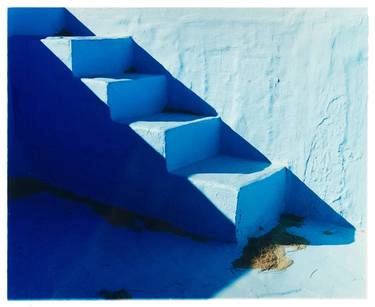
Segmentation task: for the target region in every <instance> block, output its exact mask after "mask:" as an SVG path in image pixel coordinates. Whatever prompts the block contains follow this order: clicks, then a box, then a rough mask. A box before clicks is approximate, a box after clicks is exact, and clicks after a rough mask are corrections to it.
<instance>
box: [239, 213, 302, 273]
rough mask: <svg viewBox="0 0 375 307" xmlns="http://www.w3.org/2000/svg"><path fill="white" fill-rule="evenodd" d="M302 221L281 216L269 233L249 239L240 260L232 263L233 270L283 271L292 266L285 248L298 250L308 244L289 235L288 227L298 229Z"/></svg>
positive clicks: (297, 218)
mask: <svg viewBox="0 0 375 307" xmlns="http://www.w3.org/2000/svg"><path fill="white" fill-rule="evenodd" d="M302 224H303V219H302V218H300V217H297V216H294V215H282V216H281V218H280V221H279V224H278V225H277V226H276V227H275V228H273V229H272V230H271V231H270V232H269V233H267V234H265V235H263V236H260V237H256V238H250V239H249V241H248V244H247V245H246V246H245V248H244V249H243V253H242V255H241V257H240V258H238V259H236V260H235V261H234V262H233V266H234V267H235V268H241V269H259V270H261V271H269V270H279V271H280V270H285V269H286V268H288V267H290V266H291V265H292V264H293V260H292V259H290V258H288V257H287V255H286V249H287V248H294V249H295V250H300V249H303V248H305V247H306V245H308V244H309V242H308V240H307V239H305V238H303V237H301V236H298V235H294V234H291V233H289V232H288V231H287V228H289V227H300V226H301V225H302Z"/></svg>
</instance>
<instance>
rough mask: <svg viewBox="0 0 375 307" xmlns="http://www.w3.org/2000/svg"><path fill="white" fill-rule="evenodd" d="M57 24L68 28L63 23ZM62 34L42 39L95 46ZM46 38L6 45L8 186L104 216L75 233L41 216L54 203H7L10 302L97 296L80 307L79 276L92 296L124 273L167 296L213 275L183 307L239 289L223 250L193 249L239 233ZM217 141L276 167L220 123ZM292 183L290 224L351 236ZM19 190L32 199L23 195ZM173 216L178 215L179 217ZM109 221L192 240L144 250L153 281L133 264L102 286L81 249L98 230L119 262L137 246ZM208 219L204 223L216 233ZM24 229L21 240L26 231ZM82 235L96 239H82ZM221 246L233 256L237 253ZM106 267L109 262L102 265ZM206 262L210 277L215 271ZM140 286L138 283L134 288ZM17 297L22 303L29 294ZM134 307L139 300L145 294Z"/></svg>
mask: <svg viewBox="0 0 375 307" xmlns="http://www.w3.org/2000/svg"><path fill="white" fill-rule="evenodd" d="M22 14H24V13H22ZM38 14H39V13H38ZM56 15H57V16H59V18H60V17H61V16H60V15H59V14H57V13H56ZM21 16H24V15H21ZM9 17H11V14H10V15H9ZM11 20H12V19H11V18H10V21H11ZM61 20H62V21H61ZM58 22H62V23H61V24H58V25H59V26H56V27H55V25H54V27H52V28H51V29H50V30H51V31H52V30H53V33H47V35H54V34H56V35H93V33H92V32H91V31H90V30H89V29H87V28H86V27H85V26H84V25H82V24H81V23H80V22H79V21H78V20H77V19H75V17H74V16H73V15H71V14H70V13H69V12H68V11H67V10H64V17H63V18H62V19H58ZM12 31H13V32H12V33H13V34H14V33H17V32H16V31H15V30H14V29H13V30H12ZM35 31H36V32H37V31H38V29H37V28H36V30H35ZM32 34H36V33H32ZM44 34H45V33H43V36H44ZM40 38H42V37H41V36H40V35H36V36H31V35H28V36H17V35H12V36H11V37H9V44H8V46H9V47H8V48H9V50H8V54H9V58H8V78H9V89H8V93H9V111H8V112H9V130H8V139H9V153H8V155H9V175H10V176H18V177H20V176H22V177H28V178H32V179H35V180H41V181H46V182H48V183H49V184H51V185H52V187H53V188H52V187H49V188H46V186H45V185H43V184H42V187H40V190H41V191H47V192H49V193H51V194H53V195H57V196H59V197H60V198H62V199H65V200H70V201H73V202H78V203H81V204H85V205H86V206H87V207H88V208H90V209H92V210H93V211H94V212H96V213H99V214H98V215H97V216H98V217H100V218H96V217H89V215H88V214H87V213H88V212H87V210H86V209H87V208H86V209H82V208H81V209H79V210H82V213H81V215H79V218H80V219H79V221H80V223H78V221H77V220H74V218H75V217H71V218H72V219H73V221H71V220H69V215H68V216H67V215H66V214H61V212H60V211H59V210H63V209H62V208H59V206H48V205H45V203H51V202H53V203H59V200H56V199H54V198H53V197H52V198H51V197H49V198H48V197H47V199H38V198H36V199H34V200H32V203H33V204H34V205H35V207H34V208H33V207H32V206H31V207H30V206H28V205H27V204H25V203H24V202H23V201H20V202H12V203H10V205H9V207H8V209H9V214H10V217H11V218H10V220H9V241H8V244H9V256H10V257H9V259H10V262H9V267H8V270H9V278H8V282H9V289H10V290H9V291H10V292H9V295H10V297H11V298H15V299H17V298H24V299H25V298H71V297H76V298H77V297H92V295H94V294H92V293H91V292H90V293H87V295H86V296H85V294H84V293H85V291H81V292H79V291H78V290H77V288H78V289H79V287H80V286H79V285H78V284H77V285H76V284H75V283H74V282H73V280H75V276H74V274H76V275H78V276H79V278H78V279H77V280H80V281H82V282H84V283H89V284H90V282H91V283H92V284H93V285H94V284H95V283H96V282H97V280H98V278H99V279H102V280H105V281H106V282H109V281H110V280H111V279H112V278H113V275H112V274H119V273H120V275H122V276H123V275H126V274H127V273H129V272H132V273H131V274H133V275H134V274H136V273H138V272H140V274H141V276H142V278H143V280H146V279H147V282H148V284H149V285H148V286H149V287H151V288H152V284H154V283H155V282H156V281H157V282H163V281H164V282H165V283H166V284H167V283H168V282H173V280H179V279H180V278H181V276H184V278H185V279H189V278H192V277H194V276H196V275H197V274H198V273H199V270H200V266H202V265H206V266H209V268H210V270H212V272H218V273H217V275H216V277H215V278H217V280H215V282H213V283H212V285H211V286H210V287H208V288H205V287H198V286H199V285H200V284H199V283H198V284H197V287H193V289H192V290H191V291H190V292H189V293H187V294H186V296H188V297H202V298H203V297H210V296H212V295H213V294H214V293H215V292H217V291H219V290H220V289H221V288H223V287H224V286H225V285H226V284H228V283H230V282H231V280H232V279H233V278H237V277H238V276H239V275H236V274H235V275H231V274H228V273H227V272H226V273H225V272H224V271H223V270H222V266H225V265H226V264H227V262H228V261H229V260H228V259H229V258H230V257H233V253H234V251H233V247H230V248H229V249H228V250H227V254H223V255H220V256H218V255H217V251H218V250H220V248H219V249H218V250H217V249H215V248H214V245H207V246H211V247H212V248H211V247H207V246H205V245H203V246H202V243H199V244H200V245H199V247H194V248H196V253H197V254H196V256H195V257H188V255H189V251H190V248H191V246H193V245H194V246H196V245H195V243H194V242H195V241H194V240H196V239H197V238H198V239H199V240H205V239H209V237H210V234H212V235H215V236H222V237H223V238H224V239H226V240H231V239H233V238H231V235H228V234H233V233H234V229H233V228H234V226H233V224H232V222H231V221H229V220H228V219H227V218H226V217H225V216H224V215H223V214H222V213H221V212H220V211H218V210H217V208H216V207H215V206H214V205H213V204H212V203H211V202H210V200H208V199H207V198H206V197H205V196H204V195H203V194H202V193H201V192H200V191H199V190H197V189H196V188H195V187H194V186H193V185H192V184H191V183H189V182H188V181H187V180H186V179H184V178H181V177H178V176H175V175H173V174H170V173H168V172H167V171H166V165H165V160H164V158H162V157H161V156H160V155H159V154H158V153H157V152H156V151H155V150H154V149H152V148H151V147H150V146H149V145H148V144H147V143H146V142H145V141H143V140H142V139H141V138H140V137H139V136H138V135H137V134H135V133H134V131H133V130H132V129H130V128H129V127H128V126H127V125H122V124H118V123H115V122H113V121H111V120H110V116H109V110H108V107H107V106H106V105H105V104H103V102H102V101H100V100H99V98H98V97H97V96H95V95H94V94H93V93H92V92H91V91H90V90H89V89H88V88H87V87H86V86H85V85H84V84H83V83H82V82H81V80H80V79H77V78H73V77H72V73H71V71H70V70H69V69H68V68H67V67H65V65H63V64H62V63H61V62H60V61H59V60H58V59H57V58H56V57H55V56H54V55H53V54H52V53H51V52H50V51H49V50H48V49H47V48H46V47H45V46H44V45H43V44H42V43H41V42H40ZM134 59H135V62H134V63H135V65H134V67H133V68H132V70H133V71H136V72H144V73H147V72H148V73H161V74H164V75H166V76H167V78H168V84H169V99H168V107H169V109H170V110H175V109H178V110H181V109H182V110H185V111H190V112H193V113H198V114H205V115H215V114H216V112H215V110H213V108H212V107H211V106H209V105H208V104H207V103H206V102H205V101H203V100H202V99H201V98H200V97H198V96H197V95H196V94H195V93H193V92H192V91H190V90H189V89H188V88H186V87H185V86H184V85H183V84H182V83H181V82H179V81H178V80H176V79H175V78H174V77H173V76H171V75H170V74H169V73H168V72H167V71H166V70H165V68H164V67H163V66H162V65H161V64H160V63H158V62H157V61H156V60H155V59H153V58H152V57H151V56H150V55H149V54H148V53H147V52H146V51H145V50H143V49H142V48H141V47H140V46H138V45H137V44H136V43H135V55H134ZM222 132H223V133H222V138H223V139H222V144H223V148H222V150H223V152H225V153H228V154H233V155H238V156H243V157H251V158H253V159H255V160H260V161H266V162H269V160H268V159H267V158H266V157H265V156H264V155H263V154H261V153H260V152H259V151H258V150H256V149H255V148H254V147H253V146H251V145H250V144H249V143H248V142H246V141H245V140H244V139H243V138H241V137H240V136H239V135H237V134H236V133H235V132H234V131H233V130H232V129H231V128H230V127H229V126H227V125H226V124H225V123H222ZM288 178H289V179H288V180H289V188H290V189H291V190H290V191H291V192H289V193H288V194H287V195H288V197H287V201H288V206H287V208H288V212H290V213H294V214H297V215H302V216H304V215H306V216H310V215H311V216H312V217H313V218H314V219H318V220H319V219H323V220H324V221H325V222H334V223H339V224H340V225H344V224H345V226H351V225H349V224H348V223H347V222H346V221H345V220H344V219H343V218H342V217H340V216H339V215H338V214H337V213H336V212H334V211H333V210H332V209H331V208H330V207H329V206H328V205H327V204H326V203H325V202H324V201H322V200H321V199H320V198H319V197H318V196H317V195H316V194H314V193H313V192H312V191H311V190H310V189H309V188H308V187H307V186H306V185H304V184H303V183H302V182H301V181H299V179H298V178H297V177H296V176H294V175H293V174H292V173H291V172H289V173H288ZM29 183H30V182H29ZM23 189H24V190H25V189H26V187H24V188H23ZM21 190H22V188H21ZM66 191H70V192H66ZM176 191H178V193H177V192H176ZM34 192H35V191H34ZM34 192H33V193H34ZM187 195H188V197H187ZM23 200H25V199H23ZM175 204H178V207H176V205H175ZM54 205H55V204H54ZM62 206H63V207H64V206H67V207H69V209H67V210H68V211H69V210H75V209H77V208H76V207H75V206H74V204H69V203H66V204H63V205H62ZM106 208H110V209H106ZM119 208H122V209H119ZM317 208H319V209H317ZM64 210H65V209H64ZM64 210H63V211H64ZM108 210H109V212H110V213H108ZM119 210H120V211H119ZM121 210H122V211H121ZM89 212H90V211H89ZM111 212H112V213H111ZM307 212H309V214H307ZM108 215H109V216H113V215H115V216H120V217H121V216H122V217H123V218H122V219H121V218H120V219H119V220H117V223H119V224H120V226H124V227H125V229H128V228H130V229H131V230H132V231H137V229H138V228H139V227H140V226H139V225H141V228H142V227H144V225H146V229H147V230H152V231H154V230H155V229H156V230H158V229H161V230H162V231H165V230H166V229H167V230H168V231H169V232H172V233H173V234H174V235H176V234H177V235H178V236H180V237H181V236H182V237H187V238H185V239H186V240H190V241H186V240H185V241H183V242H184V245H179V244H181V243H178V242H180V241H179V240H174V239H166V240H172V241H170V244H172V245H166V246H163V245H162V243H161V241H155V238H153V240H154V241H150V242H149V241H147V242H145V243H144V244H146V245H147V244H150V246H149V247H150V251H151V250H153V249H155V248H156V245H157V244H156V243H155V242H157V243H158V244H159V243H160V245H162V247H163V248H161V247H158V248H159V253H160V257H161V259H163V260H160V261H159V262H160V264H159V265H157V266H156V267H155V268H154V269H155V271H154V270H152V272H153V273H154V274H155V275H151V276H149V275H148V273H147V271H146V270H145V269H141V268H139V265H140V264H139V263H136V262H132V261H131V260H130V259H128V260H129V261H128V262H125V263H122V264H121V265H120V266H121V270H118V267H116V266H111V268H112V270H114V271H113V272H111V273H108V274H107V273H105V272H106V269H105V268H104V267H100V268H90V269H87V270H91V269H95V270H97V274H98V275H95V280H90V279H87V278H88V277H87V275H85V274H86V273H85V269H84V267H85V265H84V264H83V263H84V261H85V259H86V258H85V257H86V256H85V255H87V253H89V252H90V251H92V249H94V250H95V247H93V246H95V244H94V243H92V242H93V241H90V242H91V243H92V245H91V246H89V245H86V244H82V242H84V241H85V240H86V239H88V240H91V239H92V240H94V238H95V236H94V237H91V235H92V233H94V232H95V229H99V228H100V227H104V228H106V227H107V228H108V229H107V228H106V229H107V230H105V231H103V236H104V238H105V237H106V235H108V237H111V238H112V239H111V242H112V243H110V248H112V249H114V250H116V253H118V255H121V257H126V255H125V254H126V246H124V244H125V243H126V242H127V243H128V244H133V243H134V242H136V241H137V240H136V238H135V237H134V234H133V233H131V234H130V233H129V232H126V231H124V232H121V231H120V230H113V229H112V228H111V227H109V226H108V224H111V223H112V222H113V219H112V220H111V219H110V220H109V218H108ZM168 215H171V216H172V215H173V216H174V218H175V217H176V216H178V215H179V216H181V220H175V222H176V223H177V224H179V225H180V226H181V227H182V228H183V229H187V231H182V230H181V229H179V228H176V227H175V226H174V225H171V224H169V223H167V222H165V219H167V220H168ZM48 216H51V220H50V221H48V222H46V223H45V224H43V225H44V226H43V227H42V228H38V227H34V228H33V225H36V224H38V220H40V219H42V220H44V221H45V220H46V219H47V220H48ZM148 216H153V217H154V219H153V220H150V219H149V218H147V217H148ZM186 216H191V217H192V219H194V221H195V224H194V225H193V227H192V224H191V221H190V224H185V223H186V220H185V217H186ZM207 216H209V223H208V222H207ZM86 217H87V219H86ZM65 219H67V221H70V222H71V223H72V224H71V228H69V229H66V228H64V227H63V224H64V223H65V221H66V220H65ZM20 221H23V222H24V223H20ZM155 221H156V222H155ZM21 224H22V225H24V226H25V228H22V227H20V226H19V225H21ZM103 225H107V226H103ZM142 225H143V226H142ZM147 225H149V226H147ZM99 226H100V227H99ZM86 227H87V228H86ZM87 229H90V230H91V232H90V233H87V232H86V231H88V230H87ZM121 229H123V228H121ZM351 229H353V228H352V227H351ZM66 231H68V232H69V234H70V236H67V237H66V238H69V240H68V239H65V238H64V235H63V234H65V232H66ZM200 233H206V234H208V238H202V237H199V236H197V235H198V234H200ZM353 233H354V232H353ZM31 234H33V236H31ZM43 234H44V236H43ZM104 234H106V235H104ZM35 238H43V239H42V242H43V245H39V244H40V243H38V240H39V239H38V240H36V239H35ZM192 239H193V240H192ZM127 240H128V241H127ZM177 241H178V242H177ZM193 241H194V242H193ZM352 241H353V237H352V236H350V235H349V236H348V237H347V239H346V240H344V241H342V240H341V241H335V240H334V237H333V240H332V241H331V242H330V243H329V244H335V242H336V244H343V242H344V243H350V242H352ZM20 242H24V243H22V244H21V243H20ZM116 242H117V243H116ZM119 242H121V243H119ZM151 242H153V243H151ZM186 242H189V243H186ZM319 242H322V241H319V240H318V241H316V244H319ZM101 244H102V243H101ZM173 244H176V246H177V247H175V246H173ZM325 244H326V242H325ZM18 245H22V246H23V248H24V249H25V250H26V251H27V253H26V254H24V253H22V252H20V251H19V250H18V249H17V247H16V246H18ZM36 246H38V248H36ZM223 246H226V247H225V248H227V246H230V245H223ZM85 248H86V249H85ZM173 249H175V252H176V253H179V252H180V251H184V252H183V253H184V254H185V257H182V258H180V259H181V261H185V262H186V268H187V269H186V270H185V271H183V272H177V271H173V270H170V271H168V266H169V265H170V258H168V257H167V255H168V253H169V251H170V250H173ZM51 250H54V251H55V253H54V254H53V255H54V256H53V257H51V258H49V256H48V253H50V251H51ZM228 255H229V256H228ZM101 256H102V257H104V258H105V257H106V255H105V253H103V254H101ZM112 256H113V255H112ZM180 256H181V255H180ZM221 256H222V257H223V259H221ZM25 257H26V258H25ZM27 257H31V258H30V259H34V260H35V262H29V261H28V258H27ZM121 257H120V258H121ZM163 257H164V258H163ZM218 257H219V258H218ZM228 257H229V258H228ZM90 259H91V260H92V262H89V263H90V264H87V265H92V264H93V263H95V261H99V259H95V257H94V258H90ZM214 259H215V261H214ZM91 260H90V261H91ZM38 261H41V262H38ZM100 261H103V259H101V260H100ZM211 261H212V262H214V263H215V265H211V264H210V262H211ZM81 262H83V263H81ZM104 262H105V261H104ZM20 263H21V264H20ZM30 263H34V265H30ZM26 264H28V265H27V267H28V270H29V271H30V276H31V277H30V278H35V279H34V280H32V281H31V280H30V281H28V284H33V285H35V287H31V288H30V289H31V290H30V289H29V290H27V289H26V290H25V287H26V288H27V285H25V282H24V276H25V275H24V273H23V271H22V270H21V268H24V267H25V268H26ZM45 264H48V265H51V269H48V270H46V271H45V272H44V273H42V274H44V275H43V276H44V277H45V279H40V280H41V281H40V282H39V283H38V282H37V280H36V278H37V276H40V275H38V274H37V273H36V272H41V271H43V266H44V265H45ZM54 266H56V267H58V269H59V270H61V271H60V273H61V274H63V281H59V280H58V278H56V280H53V278H54V277H53V276H54V274H52V273H53V271H54ZM69 270H70V272H74V274H73V275H72V276H70V277H69V276H67V275H66V274H71V273H67V271H69ZM137 270H139V271H137ZM163 270H165V271H164V273H162V272H163ZM64 272H65V273H64ZM50 273H51V274H50ZM64 274H65V275H64ZM198 275H199V274H198ZM85 276H86V277H85ZM69 278H70V279H69ZM85 278H86V279H85ZM51 279H52V280H51ZM133 279H136V277H134V276H133ZM117 280H119V279H117ZM73 284H74V285H76V287H77V288H76V289H75V288H74V287H72V286H71V285H73ZM104 286H105V284H101V285H98V286H97V287H98V290H99V289H100V287H101V288H103V287H104ZM111 286H114V285H113V284H112V285H111ZM38 287H39V288H38ZM130 287H131V285H130ZM145 287H147V286H145ZM81 288H82V286H81ZM177 288H178V289H177ZM177 288H173V287H171V288H169V290H168V291H165V292H164V293H160V291H159V292H158V293H159V294H155V293H156V292H157V291H156V290H152V291H154V292H152V291H151V290H150V291H151V292H150V293H154V294H149V297H152V296H153V297H160V296H162V297H176V296H177V297H184V294H183V289H181V287H180V288H179V287H177ZM21 289H23V290H25V291H26V292H22V291H23V290H21ZM173 289H174V290H173ZM18 290H19V291H18ZM59 291H61V292H59ZM75 291H78V292H79V294H77V293H78V292H75ZM139 296H140V297H142V295H141V294H140V295H139ZM144 296H147V295H144ZM94 297H95V296H94Z"/></svg>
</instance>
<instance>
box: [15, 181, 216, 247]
mask: <svg viewBox="0 0 375 307" xmlns="http://www.w3.org/2000/svg"><path fill="white" fill-rule="evenodd" d="M40 192H49V193H53V194H55V195H57V196H59V197H62V198H65V199H68V200H72V201H75V202H79V203H81V204H84V205H86V206H88V207H89V208H90V209H91V210H92V211H93V212H95V213H96V214H98V215H100V216H101V217H102V218H103V219H104V220H106V221H107V222H108V223H109V224H112V225H114V226H118V227H127V228H130V229H132V230H133V231H138V232H141V231H143V230H149V231H156V232H168V233H172V234H175V235H178V236H182V237H188V238H190V239H192V240H195V241H200V242H207V241H209V240H210V238H206V237H203V236H199V235H196V234H193V233H191V232H188V231H185V230H183V229H181V228H178V227H175V226H173V225H172V224H171V223H169V222H166V221H163V220H159V219H155V218H150V217H147V216H144V215H140V214H137V213H134V212H132V211H130V210H127V209H125V208H120V207H117V206H114V205H112V204H107V203H103V202H100V201H96V200H93V199H91V198H89V197H85V196H80V195H77V194H75V193H72V192H69V191H66V190H63V189H60V188H57V187H54V186H51V185H48V184H45V183H43V182H40V181H38V180H35V179H32V178H24V177H22V178H21V177H10V178H8V198H9V199H15V198H17V197H25V196H29V195H31V194H34V193H40Z"/></svg>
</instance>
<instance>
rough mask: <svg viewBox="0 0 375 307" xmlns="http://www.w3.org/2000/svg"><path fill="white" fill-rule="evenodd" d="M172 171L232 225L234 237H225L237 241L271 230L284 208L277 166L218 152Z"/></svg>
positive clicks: (280, 168) (281, 177)
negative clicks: (184, 178)
mask: <svg viewBox="0 0 375 307" xmlns="http://www.w3.org/2000/svg"><path fill="white" fill-rule="evenodd" d="M173 173H175V174H177V175H179V176H183V177H186V178H187V179H188V180H189V181H190V182H191V183H192V184H193V185H194V186H195V187H196V188H197V189H198V190H200V191H201V192H202V193H203V194H204V195H205V196H206V197H207V198H208V199H209V200H210V201H211V202H212V204H213V205H214V206H215V207H216V208H217V209H218V210H219V211H220V212H221V213H222V214H223V215H224V216H225V217H226V218H228V219H229V220H230V221H231V222H232V223H233V224H234V225H235V227H234V229H235V232H236V233H235V236H233V234H228V238H233V237H235V238H236V240H237V242H238V243H240V244H244V243H246V242H247V239H248V238H249V237H252V236H256V235H257V234H260V233H264V232H266V231H269V230H271V229H272V228H273V227H274V226H275V225H276V223H277V221H278V219H279V217H280V215H281V213H282V211H283V209H284V188H285V168H284V167H283V166H280V165H275V164H269V163H266V162H258V161H251V160H245V159H241V158H236V157H231V156H225V155H218V156H215V157H212V158H209V159H206V160H203V161H200V162H198V163H195V164H192V165H189V166H187V167H184V168H180V169H178V170H176V171H174V172H173ZM209 218H210V217H207V219H209ZM224 239H226V238H224Z"/></svg>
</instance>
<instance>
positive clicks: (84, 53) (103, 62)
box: [41, 36, 133, 77]
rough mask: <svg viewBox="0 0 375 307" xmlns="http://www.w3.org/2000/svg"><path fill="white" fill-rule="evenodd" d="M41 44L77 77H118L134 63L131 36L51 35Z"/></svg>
mask: <svg viewBox="0 0 375 307" xmlns="http://www.w3.org/2000/svg"><path fill="white" fill-rule="evenodd" d="M41 41H42V43H43V44H44V45H45V46H47V47H48V48H49V49H50V50H51V51H52V52H53V53H54V54H55V55H56V56H57V57H58V58H59V59H60V60H61V61H62V62H63V63H64V64H65V65H66V66H67V67H68V68H69V69H70V70H71V71H72V72H73V75H74V76H76V77H96V76H104V75H106V74H120V73H123V72H125V71H126V70H128V69H129V68H130V67H131V65H132V61H133V41H132V39H131V38H130V37H98V36H86V37H84V36H80V37H74V36H67V37H64V36H53V37H47V38H45V39H42V40H41Z"/></svg>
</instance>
